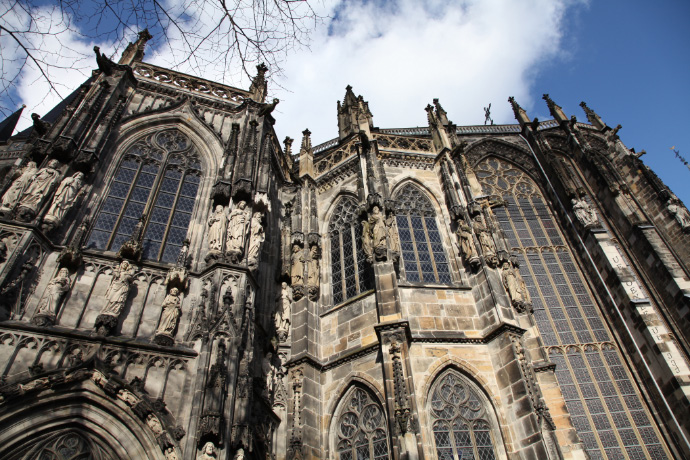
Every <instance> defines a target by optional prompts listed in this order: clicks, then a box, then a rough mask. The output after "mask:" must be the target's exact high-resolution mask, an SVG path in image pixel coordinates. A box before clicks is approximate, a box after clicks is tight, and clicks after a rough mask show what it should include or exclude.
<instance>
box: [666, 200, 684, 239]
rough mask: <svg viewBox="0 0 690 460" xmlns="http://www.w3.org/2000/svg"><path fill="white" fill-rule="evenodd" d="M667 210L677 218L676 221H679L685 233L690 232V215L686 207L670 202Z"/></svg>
mask: <svg viewBox="0 0 690 460" xmlns="http://www.w3.org/2000/svg"><path fill="white" fill-rule="evenodd" d="M666 209H668V212H670V213H671V214H673V216H674V217H675V218H676V221H678V224H680V228H681V229H682V230H683V231H684V232H688V231H690V215H688V210H687V209H685V207H683V206H682V205H680V206H679V205H678V204H677V203H675V202H673V201H669V202H668V204H667V205H666Z"/></svg>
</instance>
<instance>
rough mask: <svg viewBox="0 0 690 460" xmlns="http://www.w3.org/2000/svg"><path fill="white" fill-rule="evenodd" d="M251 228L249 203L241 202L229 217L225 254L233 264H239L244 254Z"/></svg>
mask: <svg viewBox="0 0 690 460" xmlns="http://www.w3.org/2000/svg"><path fill="white" fill-rule="evenodd" d="M248 226H249V210H248V209H247V202H246V201H240V202H239V203H237V207H236V208H235V209H233V210H232V212H231V213H230V214H229V215H228V238H227V241H226V244H225V252H226V254H227V255H228V256H229V257H230V261H231V262H232V263H235V264H236V263H239V262H240V260H241V259H242V254H243V253H244V240H245V238H246V236H247V230H248Z"/></svg>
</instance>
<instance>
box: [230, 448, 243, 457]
mask: <svg viewBox="0 0 690 460" xmlns="http://www.w3.org/2000/svg"><path fill="white" fill-rule="evenodd" d="M232 460H245V456H244V449H243V448H241V447H240V448H239V449H237V452H235V456H234V457H232Z"/></svg>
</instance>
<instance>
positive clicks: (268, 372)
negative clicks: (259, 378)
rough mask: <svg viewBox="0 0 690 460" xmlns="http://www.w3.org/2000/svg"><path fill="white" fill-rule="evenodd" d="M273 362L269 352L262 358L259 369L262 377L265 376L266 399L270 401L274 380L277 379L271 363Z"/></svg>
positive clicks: (274, 384)
mask: <svg viewBox="0 0 690 460" xmlns="http://www.w3.org/2000/svg"><path fill="white" fill-rule="evenodd" d="M272 360H273V353H271V352H269V353H267V354H266V356H264V360H263V363H261V367H262V370H263V373H264V375H265V376H266V397H267V398H268V399H269V400H270V399H271V397H272V396H273V392H274V390H275V386H276V379H277V378H278V376H277V374H276V368H275V366H274V365H273V363H272V362H271V361H272Z"/></svg>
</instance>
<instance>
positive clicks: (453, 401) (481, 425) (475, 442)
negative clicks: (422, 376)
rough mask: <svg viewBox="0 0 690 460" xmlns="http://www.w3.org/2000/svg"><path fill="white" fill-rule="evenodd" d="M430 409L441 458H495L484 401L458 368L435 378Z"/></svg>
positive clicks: (437, 450)
mask: <svg viewBox="0 0 690 460" xmlns="http://www.w3.org/2000/svg"><path fill="white" fill-rule="evenodd" d="M429 411H430V415H431V422H432V430H433V433H434V443H435V447H436V454H437V456H438V458H439V460H464V459H479V460H494V459H495V458H496V455H495V452H494V447H493V445H494V443H493V441H492V436H491V425H490V423H489V418H488V417H487V413H486V408H485V404H484V403H483V402H482V400H481V399H480V397H479V395H478V394H477V392H476V390H475V389H474V388H472V385H471V384H470V383H469V382H468V381H467V380H466V379H465V378H464V377H462V376H461V375H460V373H458V372H457V371H456V370H454V369H448V370H446V371H445V372H444V373H443V374H441V376H440V377H439V378H438V379H437V380H436V383H435V384H434V386H433V387H432V388H431V399H430V409H429Z"/></svg>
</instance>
